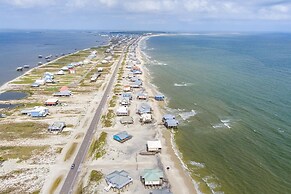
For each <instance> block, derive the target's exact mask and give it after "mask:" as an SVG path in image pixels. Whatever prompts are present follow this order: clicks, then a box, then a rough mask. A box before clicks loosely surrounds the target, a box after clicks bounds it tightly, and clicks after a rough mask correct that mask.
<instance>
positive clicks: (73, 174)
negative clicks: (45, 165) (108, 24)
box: [60, 44, 130, 194]
mask: <svg viewBox="0 0 291 194" xmlns="http://www.w3.org/2000/svg"><path fill="white" fill-rule="evenodd" d="M129 45H130V44H128V45H127V46H125V48H124V49H123V51H122V54H121V56H120V58H119V61H118V63H117V64H116V67H115V70H114V72H113V73H112V75H111V78H110V81H109V83H108V85H107V88H106V90H105V92H104V95H103V97H102V99H101V101H100V102H99V106H98V108H97V110H96V113H95V115H94V117H93V120H92V122H91V124H90V126H89V128H88V130H87V132H86V135H85V137H84V139H83V142H82V144H81V147H80V149H79V151H78V153H77V155H76V157H75V160H74V162H73V163H74V164H75V167H74V168H73V169H71V170H70V171H69V173H68V175H67V177H66V180H65V182H64V184H63V186H62V188H61V191H60V193H61V194H67V193H72V191H73V188H74V185H75V181H76V179H77V177H78V174H79V172H80V171H81V164H82V163H83V161H84V159H85V157H86V155H87V152H88V150H89V146H90V144H91V141H92V138H93V134H94V132H95V129H96V128H97V125H98V123H99V121H100V118H101V114H102V110H103V108H104V107H105V105H106V102H107V100H108V97H109V93H110V91H111V90H112V85H113V83H114V80H115V77H116V74H117V71H118V69H119V67H120V64H121V63H122V61H123V58H124V52H125V51H126V50H127V48H128V46H129Z"/></svg>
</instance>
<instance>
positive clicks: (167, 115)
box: [162, 114, 176, 122]
mask: <svg viewBox="0 0 291 194" xmlns="http://www.w3.org/2000/svg"><path fill="white" fill-rule="evenodd" d="M171 119H176V118H175V116H174V115H171V114H166V115H164V116H163V119H162V121H163V122H165V121H166V120H171Z"/></svg>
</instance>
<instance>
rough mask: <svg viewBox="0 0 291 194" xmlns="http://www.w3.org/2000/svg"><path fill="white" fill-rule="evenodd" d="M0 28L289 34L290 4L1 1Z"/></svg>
mask: <svg viewBox="0 0 291 194" xmlns="http://www.w3.org/2000/svg"><path fill="white" fill-rule="evenodd" d="M0 28H2V29H96V30H163V31H291V0H288V1H287V0H0Z"/></svg>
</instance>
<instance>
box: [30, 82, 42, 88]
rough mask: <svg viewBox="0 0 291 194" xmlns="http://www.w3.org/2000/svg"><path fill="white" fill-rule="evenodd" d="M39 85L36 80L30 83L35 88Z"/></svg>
mask: <svg viewBox="0 0 291 194" xmlns="http://www.w3.org/2000/svg"><path fill="white" fill-rule="evenodd" d="M39 86H40V84H39V83H36V82H34V83H33V84H31V87H33V88H36V87H39Z"/></svg>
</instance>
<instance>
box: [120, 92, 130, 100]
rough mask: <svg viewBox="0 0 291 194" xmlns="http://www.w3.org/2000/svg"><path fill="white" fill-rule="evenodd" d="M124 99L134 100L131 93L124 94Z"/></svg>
mask: <svg viewBox="0 0 291 194" xmlns="http://www.w3.org/2000/svg"><path fill="white" fill-rule="evenodd" d="M122 97H124V98H129V100H132V95H131V93H130V92H126V93H122Z"/></svg>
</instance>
